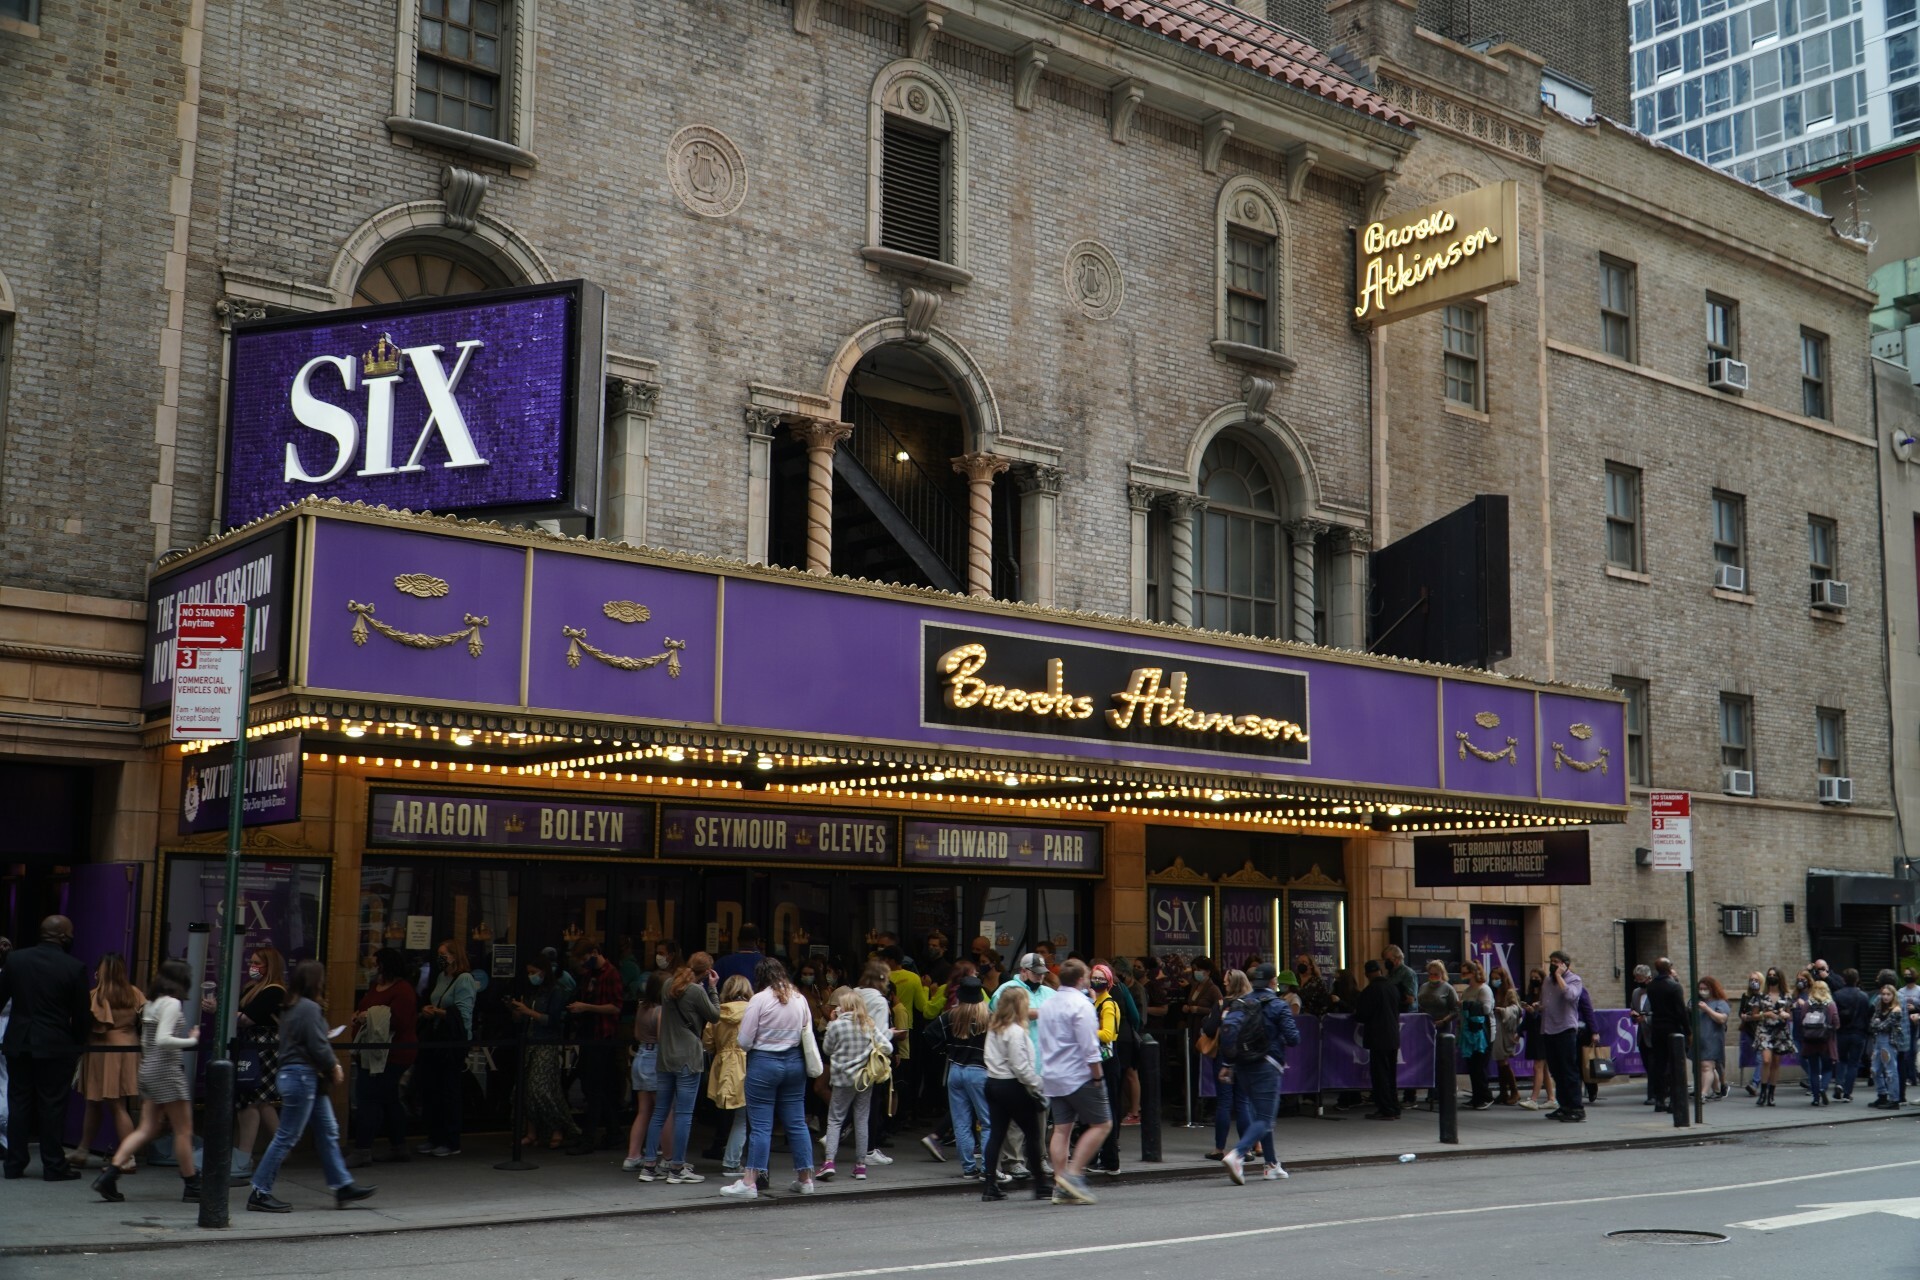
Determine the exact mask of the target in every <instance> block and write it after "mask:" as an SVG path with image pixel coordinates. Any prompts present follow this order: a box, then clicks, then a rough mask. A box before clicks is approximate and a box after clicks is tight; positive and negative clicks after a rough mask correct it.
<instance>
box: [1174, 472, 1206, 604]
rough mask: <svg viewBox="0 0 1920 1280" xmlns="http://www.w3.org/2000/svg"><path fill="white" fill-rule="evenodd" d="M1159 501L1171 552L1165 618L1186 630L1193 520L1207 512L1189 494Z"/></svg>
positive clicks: (1201, 502) (1203, 504) (1200, 501)
mask: <svg viewBox="0 0 1920 1280" xmlns="http://www.w3.org/2000/svg"><path fill="white" fill-rule="evenodd" d="M1163 501H1164V502H1165V503H1166V504H1167V516H1168V528H1169V531H1170V533H1171V535H1172V536H1171V537H1169V538H1168V540H1167V541H1168V542H1169V544H1170V549H1171V551H1172V553H1173V554H1172V556H1171V560H1172V567H1171V568H1170V570H1169V571H1168V573H1167V577H1168V578H1169V579H1170V580H1171V581H1170V582H1169V583H1168V585H1167V591H1168V592H1169V599H1168V601H1167V616H1168V617H1169V618H1171V619H1172V620H1173V622H1174V623H1175V625H1177V626H1182V627H1190V626H1192V625H1194V623H1193V519H1194V517H1195V516H1196V515H1198V514H1199V513H1200V512H1202V511H1205V510H1206V509H1207V503H1206V499H1204V498H1202V497H1200V496H1199V495H1198V494H1192V493H1170V494H1168V495H1167V496H1166V497H1165V498H1164V499H1163Z"/></svg>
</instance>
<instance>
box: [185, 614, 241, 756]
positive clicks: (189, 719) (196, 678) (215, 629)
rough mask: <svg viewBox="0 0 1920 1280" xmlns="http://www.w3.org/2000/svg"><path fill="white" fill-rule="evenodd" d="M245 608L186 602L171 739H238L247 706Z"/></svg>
mask: <svg viewBox="0 0 1920 1280" xmlns="http://www.w3.org/2000/svg"><path fill="white" fill-rule="evenodd" d="M246 632H247V606H246V605H244V604H183V605H181V606H179V626H178V630H177V631H176V633H175V641H174V651H173V740H174V741H175V742H201V741H225V740H229V739H233V738H238V737H239V736H240V725H241V719H242V716H243V715H244V714H245V711H246V705H247V690H246V665H247V653H246V648H245V646H246V639H247V636H246Z"/></svg>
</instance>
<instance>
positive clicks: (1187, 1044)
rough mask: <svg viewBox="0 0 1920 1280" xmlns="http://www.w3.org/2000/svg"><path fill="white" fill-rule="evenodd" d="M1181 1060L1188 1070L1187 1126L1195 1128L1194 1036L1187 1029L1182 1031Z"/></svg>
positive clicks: (1184, 1099) (1184, 1100)
mask: <svg viewBox="0 0 1920 1280" xmlns="http://www.w3.org/2000/svg"><path fill="white" fill-rule="evenodd" d="M1180 1045H1181V1047H1180V1062H1181V1065H1182V1066H1183V1067H1184V1068H1185V1070H1186V1075H1187V1091H1186V1095H1185V1097H1184V1098H1183V1100H1182V1101H1183V1104H1184V1107H1185V1110H1186V1113H1187V1123H1186V1126H1185V1127H1186V1128H1189V1129H1191V1128H1193V1127H1194V1123H1193V1097H1194V1094H1193V1036H1192V1034H1191V1033H1189V1032H1187V1031H1182V1032H1181V1033H1180Z"/></svg>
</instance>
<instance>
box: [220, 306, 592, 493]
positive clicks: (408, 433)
mask: <svg viewBox="0 0 1920 1280" xmlns="http://www.w3.org/2000/svg"><path fill="white" fill-rule="evenodd" d="M604 313H605V298H604V295H603V294H602V292H601V290H600V289H599V287H598V286H596V285H592V284H588V283H586V282H585V281H579V280H575V281H570V282H567V283H564V284H555V285H537V286H533V287H530V288H524V289H502V290H496V291H493V292H490V293H475V294H463V295H458V296H455V297H449V298H431V299H420V300H417V301H414V302H407V303H398V304H394V305H392V306H381V307H363V308H359V309H356V310H352V311H336V312H330V313H326V314H323V315H312V316H283V317H276V318H273V319H269V320H262V321H256V322H252V323H246V324H241V325H236V326H235V329H234V334H233V355H232V362H231V370H232V372H231V376H230V379H229V392H228V395H229V399H228V407H227V433H228V436H227V479H226V491H225V495H224V497H225V511H224V519H225V523H226V526H227V527H228V528H234V527H236V526H239V525H242V524H245V523H247V522H248V521H249V520H254V519H257V518H259V517H260V516H263V515H266V514H267V513H269V512H271V511H274V510H276V509H278V508H280V507H282V506H285V505H286V504H287V503H289V502H294V501H297V500H298V499H300V498H304V497H309V496H318V497H327V498H341V499H344V500H347V501H352V500H356V499H357V500H360V501H364V502H370V503H384V504H386V505H387V506H389V507H395V508H399V507H406V508H409V509H411V510H415V511H437V512H481V511H485V512H490V513H496V514H497V513H506V512H512V513H515V514H521V515H538V516H564V515H587V514H591V507H592V502H593V496H594V492H595V489H596V487H597V485H596V479H597V474H598V462H599V430H598V423H599V419H600V408H601V402H602V396H603V389H602V388H603V379H602V368H603V359H604V351H605V333H604V319H603V317H604Z"/></svg>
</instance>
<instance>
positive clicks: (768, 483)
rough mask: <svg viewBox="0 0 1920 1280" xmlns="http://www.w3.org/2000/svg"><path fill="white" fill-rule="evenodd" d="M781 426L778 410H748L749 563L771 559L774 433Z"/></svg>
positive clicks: (763, 562)
mask: <svg viewBox="0 0 1920 1280" xmlns="http://www.w3.org/2000/svg"><path fill="white" fill-rule="evenodd" d="M779 425H780V412H779V410H777V409H762V408H759V407H755V408H751V409H748V410H747V563H748V564H765V563H766V562H767V540H768V537H769V531H770V526H771V523H772V519H773V432H774V429H775V428H776V427H778V426H779Z"/></svg>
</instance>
